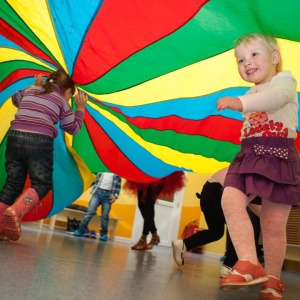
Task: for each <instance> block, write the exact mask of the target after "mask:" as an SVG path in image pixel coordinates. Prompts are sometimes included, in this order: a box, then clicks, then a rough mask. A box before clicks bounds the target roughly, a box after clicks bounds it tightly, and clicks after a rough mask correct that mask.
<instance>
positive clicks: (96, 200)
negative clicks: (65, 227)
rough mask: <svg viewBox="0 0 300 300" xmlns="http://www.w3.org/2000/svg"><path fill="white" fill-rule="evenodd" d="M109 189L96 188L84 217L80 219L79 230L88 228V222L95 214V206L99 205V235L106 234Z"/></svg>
mask: <svg viewBox="0 0 300 300" xmlns="http://www.w3.org/2000/svg"><path fill="white" fill-rule="evenodd" d="M110 195H111V191H109V190H103V189H100V188H99V189H97V190H96V192H95V193H94V194H93V196H92V198H91V200H90V203H89V207H88V209H87V211H86V213H85V216H84V219H83V220H82V222H81V224H80V227H79V230H80V231H82V232H85V231H86V230H87V229H88V224H89V222H90V220H91V218H92V217H93V216H94V215H95V214H96V211H97V208H98V207H99V205H101V230H100V235H101V236H102V235H104V234H107V231H108V221H109V212H110V209H111V203H110V202H109V201H110Z"/></svg>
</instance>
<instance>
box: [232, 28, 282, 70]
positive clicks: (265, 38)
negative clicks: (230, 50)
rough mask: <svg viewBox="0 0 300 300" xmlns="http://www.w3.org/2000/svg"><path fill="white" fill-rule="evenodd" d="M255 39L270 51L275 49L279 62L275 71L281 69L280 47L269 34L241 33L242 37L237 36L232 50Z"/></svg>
mask: <svg viewBox="0 0 300 300" xmlns="http://www.w3.org/2000/svg"><path fill="white" fill-rule="evenodd" d="M253 40H256V41H259V42H261V43H262V44H264V45H265V46H266V48H267V49H268V50H269V51H270V53H273V51H277V52H278V53H279V57H280V59H279V62H278V64H277V65H276V72H277V73H278V72H281V71H282V59H281V56H280V49H279V46H278V43H277V40H276V38H275V37H273V36H272V35H269V34H264V33H251V34H246V35H243V36H242V37H240V38H238V39H237V40H236V41H235V43H234V52H235V51H236V48H237V47H238V46H239V45H241V44H249V43H250V42H251V41H253Z"/></svg>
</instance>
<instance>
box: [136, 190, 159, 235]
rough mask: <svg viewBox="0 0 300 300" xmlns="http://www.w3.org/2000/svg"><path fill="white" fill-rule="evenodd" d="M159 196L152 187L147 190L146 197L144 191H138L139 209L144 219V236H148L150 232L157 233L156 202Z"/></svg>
mask: <svg viewBox="0 0 300 300" xmlns="http://www.w3.org/2000/svg"><path fill="white" fill-rule="evenodd" d="M157 196H158V195H157V194H155V192H154V191H153V189H152V188H151V186H149V187H148V189H147V190H146V195H145V196H144V197H143V191H142V190H138V207H139V210H140V212H141V215H142V217H143V219H144V226H143V234H144V235H148V234H149V233H150V232H151V233H155V232H157V229H156V226H155V221H154V217H155V209H154V208H155V202H156V199H157Z"/></svg>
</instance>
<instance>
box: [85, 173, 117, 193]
mask: <svg viewBox="0 0 300 300" xmlns="http://www.w3.org/2000/svg"><path fill="white" fill-rule="evenodd" d="M102 175H103V172H99V173H97V177H96V180H95V181H94V182H93V183H92V185H91V186H92V190H91V194H94V193H95V192H96V191H97V189H98V188H99V187H100V183H101V180H102ZM120 191H121V177H120V176H118V175H116V174H114V176H113V183H112V186H111V193H110V196H112V195H114V196H115V197H117V198H118V197H119V195H120Z"/></svg>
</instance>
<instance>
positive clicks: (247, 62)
mask: <svg viewBox="0 0 300 300" xmlns="http://www.w3.org/2000/svg"><path fill="white" fill-rule="evenodd" d="M235 56H236V60H237V63H238V70H239V73H240V75H241V77H242V78H243V79H244V80H245V81H247V82H252V83H254V84H255V85H258V84H263V83H267V82H269V81H270V80H271V79H272V77H274V76H275V75H276V73H277V72H276V65H277V64H278V62H279V59H280V55H279V52H278V51H276V50H274V51H271V49H270V48H269V47H267V45H266V44H264V43H263V42H262V41H260V40H258V39H257V40H256V39H252V40H250V41H249V42H248V43H242V44H240V45H238V46H237V47H236V49H235Z"/></svg>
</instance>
